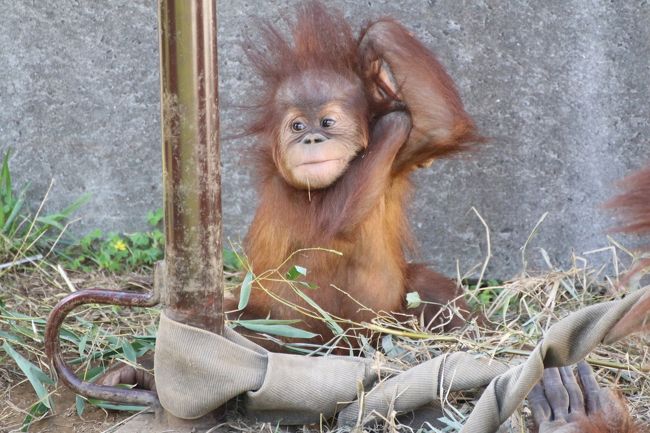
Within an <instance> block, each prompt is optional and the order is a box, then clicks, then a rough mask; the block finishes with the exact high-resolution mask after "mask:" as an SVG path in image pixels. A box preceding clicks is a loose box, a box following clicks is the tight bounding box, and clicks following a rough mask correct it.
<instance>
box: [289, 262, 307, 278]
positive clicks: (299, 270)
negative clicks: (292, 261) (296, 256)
mask: <svg viewBox="0 0 650 433" xmlns="http://www.w3.org/2000/svg"><path fill="white" fill-rule="evenodd" d="M300 275H302V276H303V277H304V276H307V269H305V268H303V267H302V266H297V265H296V266H292V267H291V269H289V272H287V275H286V278H287V280H289V281H295V280H296V279H297V278H298V277H299V276H300Z"/></svg>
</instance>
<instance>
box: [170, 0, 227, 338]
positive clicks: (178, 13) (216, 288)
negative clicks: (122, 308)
mask: <svg viewBox="0 0 650 433" xmlns="http://www.w3.org/2000/svg"><path fill="white" fill-rule="evenodd" d="M159 20H160V82H161V113H162V141H163V182H164V191H165V192H164V203H165V233H166V246H165V255H166V256H165V265H166V266H165V267H166V269H165V270H164V272H165V278H164V285H165V289H164V290H163V292H162V300H161V301H162V303H163V304H164V305H165V306H166V308H165V312H166V313H167V314H168V315H169V316H170V317H171V318H172V319H174V320H177V321H179V322H182V323H186V324H188V325H192V326H195V327H199V328H202V329H205V330H208V331H211V332H215V333H221V332H222V330H223V306H222V303H223V258H222V252H221V176H220V167H219V113H218V87H217V84H218V80H217V76H218V75H217V35H216V31H217V14H216V2H215V1H214V0H191V1H188V0H160V2H159Z"/></svg>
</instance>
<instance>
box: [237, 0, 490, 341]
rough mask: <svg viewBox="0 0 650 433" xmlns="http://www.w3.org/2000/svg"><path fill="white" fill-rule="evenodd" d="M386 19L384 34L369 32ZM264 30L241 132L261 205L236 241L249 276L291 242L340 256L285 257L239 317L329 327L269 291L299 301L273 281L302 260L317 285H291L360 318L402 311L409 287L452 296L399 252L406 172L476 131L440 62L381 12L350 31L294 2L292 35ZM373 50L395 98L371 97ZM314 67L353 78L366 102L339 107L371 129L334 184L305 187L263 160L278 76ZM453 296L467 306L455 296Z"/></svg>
mask: <svg viewBox="0 0 650 433" xmlns="http://www.w3.org/2000/svg"><path fill="white" fill-rule="evenodd" d="M385 24H386V25H389V26H390V31H389V32H387V33H386V32H383V31H382V32H375V30H377V29H379V30H381V27H382V26H384V25H385ZM262 29H263V35H264V38H265V40H266V46H265V47H263V48H259V49H254V50H253V52H252V53H251V58H252V61H253V64H254V65H255V66H256V68H257V70H258V73H259V74H260V76H261V78H262V81H263V83H264V88H263V90H264V91H263V94H262V95H261V97H260V100H259V101H258V105H257V106H256V109H255V112H254V116H255V121H254V122H253V123H252V126H251V127H250V129H249V132H250V133H252V134H255V135H257V136H258V140H259V145H258V147H257V155H258V161H257V166H256V167H257V174H258V192H259V205H258V208H257V212H256V214H255V218H254V220H253V223H252V225H251V227H250V230H249V232H248V235H247V237H246V241H245V249H246V253H247V255H248V259H249V261H250V263H251V264H252V266H253V270H254V272H255V273H256V275H259V274H260V273H262V272H265V271H267V270H269V269H275V268H278V267H279V266H281V264H282V263H283V262H284V261H285V259H286V258H287V257H289V256H290V255H291V254H293V253H294V252H296V251H297V250H301V249H310V248H324V249H331V250H336V251H339V252H340V253H341V255H337V254H332V253H328V252H324V251H316V250H307V251H302V252H300V253H298V254H296V255H294V256H293V257H292V258H291V259H290V260H288V261H287V262H286V263H285V264H284V265H283V266H282V267H281V269H279V275H277V274H276V275H274V276H272V277H271V278H270V279H267V280H266V281H261V282H260V285H258V286H256V287H255V288H254V290H253V291H252V293H251V297H250V300H249V304H248V306H247V308H246V309H245V310H244V311H243V312H242V314H241V316H243V317H244V318H263V317H266V316H270V317H271V318H273V319H300V320H303V322H304V326H303V327H306V328H307V329H309V330H311V331H313V332H316V333H318V334H320V335H321V336H322V337H323V339H324V340H328V339H329V334H330V331H329V330H328V328H327V326H326V324H325V323H323V322H322V321H321V320H318V319H314V318H309V317H306V316H304V315H302V314H301V313H299V312H297V311H296V310H295V309H293V308H291V307H289V306H286V305H283V304H282V303H280V302H277V301H276V300H273V299H272V298H273V296H278V297H280V298H283V299H286V300H289V301H291V302H293V303H295V304H298V305H300V306H301V307H307V304H306V303H305V302H304V301H303V300H301V299H300V297H299V296H298V295H296V294H295V293H294V291H293V289H292V288H291V287H290V286H289V284H287V283H286V282H283V281H278V280H279V279H280V276H282V275H284V274H285V273H286V272H287V271H288V270H289V269H290V268H291V267H292V266H294V265H299V266H302V267H305V268H306V269H307V270H308V275H307V277H306V278H305V280H306V281H308V282H309V283H311V284H315V285H317V286H318V288H317V289H309V288H306V287H304V286H298V287H299V288H300V289H301V290H302V291H303V292H305V293H306V294H307V295H308V296H309V297H311V298H312V299H313V300H314V301H315V302H316V303H317V304H318V305H319V306H320V307H322V308H323V309H324V310H325V311H327V312H329V313H330V314H331V315H332V316H334V317H338V318H342V319H347V320H351V321H353V322H357V323H360V322H368V321H370V320H371V319H372V318H373V317H375V314H376V313H379V312H404V311H405V306H404V303H405V295H406V293H407V292H409V291H418V292H419V294H420V297H421V298H422V299H423V300H425V301H430V302H435V303H437V304H446V303H447V302H450V301H452V300H453V299H455V298H457V297H458V296H459V291H458V289H457V287H456V285H455V284H454V283H453V282H452V281H450V280H449V279H447V278H445V277H443V276H441V275H439V274H436V273H435V272H433V271H431V270H429V269H427V268H426V267H424V266H423V265H410V264H408V263H407V261H406V258H405V256H406V253H407V251H409V250H410V249H412V247H413V240H412V235H411V233H410V229H409V225H408V218H407V215H406V209H407V207H406V206H407V203H408V198H409V196H410V191H411V182H410V180H409V178H408V174H409V173H410V171H412V170H413V169H415V168H417V167H418V166H420V165H422V164H426V163H427V161H429V160H430V159H432V158H434V157H439V156H444V155H447V154H451V153H454V152H457V151H459V150H462V149H464V148H465V146H466V145H467V144H468V143H469V142H470V141H478V140H479V136H478V134H477V133H476V130H475V127H474V124H473V122H472V121H471V119H470V117H469V116H468V115H467V113H465V111H464V109H463V106H462V102H461V100H460V98H459V95H458V92H457V91H456V90H455V88H454V85H453V82H452V81H451V79H450V78H449V76H448V75H447V74H446V72H445V71H444V69H443V68H442V66H441V65H440V63H439V62H438V61H437V60H436V59H435V57H434V56H433V54H432V53H431V52H429V51H428V50H427V49H426V48H425V47H424V46H423V45H422V44H421V43H420V42H418V41H417V40H416V39H414V38H413V37H412V36H411V35H410V34H409V33H408V32H407V31H406V30H405V29H404V28H403V27H401V25H399V24H397V23H395V22H392V21H390V22H389V21H379V22H377V23H374V24H371V25H370V26H369V27H368V28H367V29H366V30H364V31H363V32H362V33H361V35H360V37H359V38H358V39H355V38H354V37H353V36H352V30H351V28H350V26H349V24H348V23H347V22H346V21H345V19H344V18H343V17H342V15H341V14H340V13H339V12H332V11H331V8H329V7H328V8H325V7H324V6H323V5H322V4H321V3H318V2H309V3H308V4H307V5H306V6H303V7H302V8H301V10H300V13H299V15H298V19H297V21H296V23H295V24H294V25H293V28H292V35H293V43H290V42H289V41H287V40H285V39H284V38H283V37H282V36H281V34H280V33H279V32H278V31H277V30H276V29H275V28H274V27H273V26H271V25H269V24H264V25H263V26H262ZM375 33H376V35H375ZM398 48H399V49H398ZM378 58H381V59H383V60H384V61H385V62H386V63H387V65H388V66H387V67H389V68H390V69H391V70H392V72H393V73H394V74H395V77H396V79H397V81H398V82H399V83H400V87H399V89H398V91H397V92H396V94H395V95H394V96H396V97H397V98H399V100H397V101H396V100H392V101H388V100H378V99H377V98H376V97H373V96H372V92H373V86H374V85H375V84H376V80H378V77H377V75H374V74H372V73H369V72H368V70H369V69H370V68H371V63H372V61H374V60H376V59H378ZM314 71H322V74H325V73H327V74H330V75H332V73H333V74H336V75H337V76H340V77H343V79H344V81H345V82H346V83H348V84H349V83H358V86H359V89H360V91H361V94H363V95H365V97H366V100H365V101H362V102H360V103H356V104H349V105H348V106H347V110H348V111H349V115H350V116H351V117H352V118H354V119H357V121H358V122H362V126H363V128H361V129H362V130H368V131H370V138H369V143H368V145H367V148H366V146H365V143H359V146H358V148H359V149H362V150H361V151H360V153H359V154H358V155H357V156H356V158H354V160H353V161H352V162H351V163H350V166H349V167H348V169H347V170H346V171H345V172H344V173H343V175H342V176H341V177H340V178H338V179H337V180H336V181H335V183H333V184H331V185H330V186H328V187H326V188H322V189H317V190H311V191H307V190H301V189H297V188H295V187H293V186H291V185H290V184H289V183H287V182H286V180H285V178H283V176H282V173H280V171H279V168H278V160H277V158H276V159H275V160H274V158H273V155H274V154H276V152H277V149H278V146H280V144H279V142H280V134H279V133H278V128H279V126H278V122H279V120H280V119H282V118H283V117H286V110H288V109H291V108H290V107H286V106H281V105H280V104H278V103H277V101H276V95H277V92H278V89H280V88H281V87H282V86H283V84H285V83H286V82H287V80H290V79H292V78H295V77H296V76H300V74H313V73H314ZM432 101H433V102H432ZM394 103H398V106H399V107H401V109H403V107H404V106H405V107H406V110H408V115H406V114H405V113H403V112H402V113H389V112H390V111H394V110H395V105H394ZM411 125H412V128H411ZM262 287H264V288H265V289H266V290H267V291H268V292H271V293H272V294H273V296H272V295H270V294H269V293H267V292H265V291H264V290H262ZM337 288H338V289H341V290H342V291H344V292H346V293H347V294H349V296H350V297H352V298H354V299H355V300H357V301H358V302H359V303H360V304H362V305H363V306H365V307H367V308H364V307H362V306H361V305H359V303H357V302H354V301H352V300H351V299H350V298H349V297H348V296H346V295H345V294H344V293H341V291H339V290H337ZM457 305H458V306H459V307H461V308H464V309H466V304H465V303H464V301H463V300H462V297H461V299H459V300H458V301H457ZM438 310H439V307H438V306H435V305H430V306H427V307H426V309H425V310H424V312H425V318H427V319H430V318H433V317H434V316H436V313H437V312H438ZM450 324H451V325H459V324H462V320H460V319H459V318H456V319H455V320H453V321H452V322H450Z"/></svg>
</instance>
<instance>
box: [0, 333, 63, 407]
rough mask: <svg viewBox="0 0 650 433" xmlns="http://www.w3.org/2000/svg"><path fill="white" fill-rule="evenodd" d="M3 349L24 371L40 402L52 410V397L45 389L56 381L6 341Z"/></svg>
mask: <svg viewBox="0 0 650 433" xmlns="http://www.w3.org/2000/svg"><path fill="white" fill-rule="evenodd" d="M2 348H3V349H4V351H5V352H7V355H9V356H10V357H11V358H12V359H13V360H14V362H15V363H16V364H17V365H18V368H20V369H21V370H22V372H23V373H24V374H25V376H26V377H27V380H29V383H31V384H32V388H33V389H34V391H35V392H36V395H37V396H38V398H39V401H40V402H41V403H43V404H44V405H45V406H47V407H48V408H50V409H51V408H52V406H51V402H50V396H49V394H48V392H47V389H45V384H49V385H52V384H54V381H53V380H52V379H51V378H50V377H49V376H48V375H47V374H45V373H44V372H43V371H42V370H41V369H40V368H38V367H37V366H36V365H34V364H32V363H31V362H29V361H28V360H27V359H25V358H24V357H23V356H22V355H21V354H20V353H18V352H16V351H15V350H14V348H13V347H11V345H10V344H9V343H7V342H6V341H5V342H4V344H3V345H2Z"/></svg>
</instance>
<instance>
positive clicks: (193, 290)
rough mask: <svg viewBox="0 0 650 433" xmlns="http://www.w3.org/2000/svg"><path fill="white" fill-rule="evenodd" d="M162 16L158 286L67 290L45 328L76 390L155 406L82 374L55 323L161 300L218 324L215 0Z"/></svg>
mask: <svg viewBox="0 0 650 433" xmlns="http://www.w3.org/2000/svg"><path fill="white" fill-rule="evenodd" d="M159 23H160V28H159V34H160V59H161V60H160V62H161V70H160V77H161V79H160V81H161V112H162V122H161V123H162V142H163V182H164V191H165V193H164V194H165V195H164V200H165V232H166V245H165V262H164V263H163V264H162V266H158V267H157V270H156V278H155V284H154V293H151V294H147V293H128V292H119V291H108V290H101V289H91V290H84V291H81V292H77V293H73V294H71V295H69V296H67V297H66V298H64V299H62V300H61V301H60V302H59V303H58V304H57V305H56V306H55V307H54V309H53V310H52V312H51V313H50V317H49V319H48V323H47V327H46V333H45V340H46V341H45V343H46V344H45V346H46V351H47V355H48V357H49V359H50V362H51V363H52V365H53V367H54V370H55V371H56V372H57V374H58V375H59V377H60V378H61V379H62V381H63V383H65V384H66V385H67V386H68V387H70V388H71V389H73V390H74V391H75V392H77V393H78V394H81V395H83V396H86V397H93V398H100V399H104V400H110V401H116V402H122V403H136V404H145V405H150V406H154V407H155V406H157V405H158V398H157V396H156V393H155V392H152V391H144V390H137V389H124V388H116V387H109V386H103V385H96V384H92V383H88V382H84V381H82V380H80V379H79V378H78V377H77V376H76V374H75V373H74V371H73V370H72V369H70V368H69V367H68V365H67V364H66V362H65V360H64V358H63V355H62V353H61V347H60V338H59V330H60V328H61V325H62V324H63V321H64V319H65V318H66V316H67V315H68V314H69V313H70V312H71V311H72V310H73V309H74V308H77V307H79V306H80V305H83V304H90V303H99V304H113V305H124V306H139V307H144V306H148V307H150V306H154V305H156V304H158V303H159V300H160V302H161V303H162V304H163V305H164V307H165V312H166V313H167V314H168V315H169V316H170V317H171V318H173V319H175V320H177V321H180V322H182V323H185V324H188V325H192V326H195V327H199V328H202V329H205V330H208V331H211V332H215V333H221V332H222V330H223V258H222V252H221V176H220V169H219V113H218V100H217V97H218V94H217V91H218V89H217V83H218V80H217V38H216V32H217V15H216V0H159ZM168 418H169V419H167V420H166V422H171V421H170V420H171V418H172V417H168ZM173 422H174V423H176V424H179V423H180V421H179V420H173ZM190 424H192V423H190ZM194 424H196V422H194ZM179 425H180V424H179ZM138 428H139V427H138ZM138 431H141V430H138Z"/></svg>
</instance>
